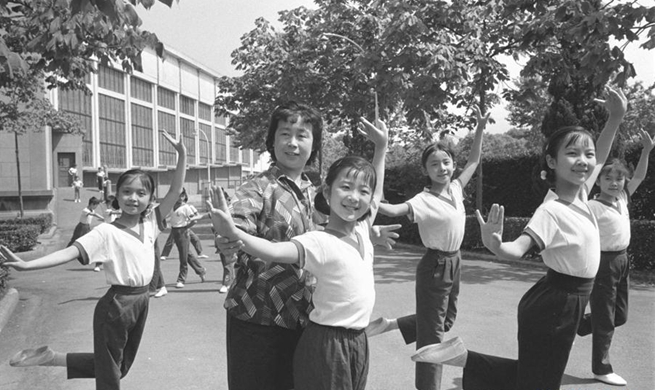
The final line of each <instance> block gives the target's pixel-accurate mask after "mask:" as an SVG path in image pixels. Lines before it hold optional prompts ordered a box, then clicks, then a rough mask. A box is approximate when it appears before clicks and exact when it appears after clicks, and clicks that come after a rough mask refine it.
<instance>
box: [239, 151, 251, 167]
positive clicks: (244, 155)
mask: <svg viewBox="0 0 655 390" xmlns="http://www.w3.org/2000/svg"><path fill="white" fill-rule="evenodd" d="M242 152H243V153H241V156H242V158H243V160H242V162H243V163H244V164H246V165H248V166H250V149H244V150H243V151H242Z"/></svg>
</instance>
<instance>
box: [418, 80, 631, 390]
mask: <svg viewBox="0 0 655 390" xmlns="http://www.w3.org/2000/svg"><path fill="white" fill-rule="evenodd" d="M608 92H609V96H608V99H607V101H601V102H603V103H604V104H605V107H606V108H607V110H608V111H609V114H610V115H609V119H608V120H607V123H606V124H605V127H604V128H603V131H602V133H601V134H600V136H599V138H598V142H597V147H594V141H593V138H592V136H591V134H590V133H589V132H587V131H586V130H585V129H583V128H581V127H578V126H569V127H565V128H562V129H559V130H557V131H556V132H555V133H553V134H552V135H551V136H550V137H549V139H548V141H547V143H546V145H545V147H544V159H543V162H542V165H543V169H544V170H543V171H542V178H545V180H547V181H548V182H549V183H552V184H554V190H551V191H549V192H548V194H547V195H546V197H545V198H544V202H543V203H542V204H541V206H539V208H538V209H537V210H536V211H535V213H534V215H533V217H532V218H531V219H530V221H529V222H528V225H527V226H526V228H525V230H524V232H523V233H522V234H521V235H520V236H519V237H518V238H517V239H516V240H514V241H511V242H502V232H503V217H504V209H503V207H502V206H500V207H499V206H498V205H497V204H494V205H493V206H492V207H491V210H490V212H489V216H488V218H487V222H486V223H485V221H484V219H483V218H482V216H481V215H480V211H479V210H477V211H476V215H477V217H478V221H479V223H480V228H481V233H482V241H483V243H484V245H485V246H486V247H487V248H488V249H489V250H491V251H492V252H493V253H494V254H496V255H497V256H499V257H502V258H507V259H517V260H518V259H520V258H521V257H522V256H523V255H525V254H526V253H527V252H528V250H530V249H531V248H532V247H533V246H535V245H536V246H538V247H539V250H540V253H541V256H542V258H543V261H544V263H545V264H546V265H547V266H548V268H549V269H548V272H547V273H546V276H544V277H543V278H541V279H540V280H539V281H538V282H537V283H536V284H535V285H534V286H533V287H532V288H531V289H530V290H529V291H528V292H526V294H525V295H524V296H523V298H521V301H520V303H519V307H518V328H519V329H518V343H519V348H518V350H519V357H518V360H513V359H505V358H500V357H496V356H490V355H484V354H481V353H478V352H474V351H467V350H466V349H465V348H464V346H463V344H462V342H461V340H460V339H459V337H456V338H454V339H451V340H449V341H448V342H446V343H444V345H440V344H435V345H433V346H427V347H424V348H423V349H421V350H419V351H417V352H416V354H415V355H414V356H413V357H412V359H413V360H416V361H427V362H432V363H443V364H452V365H456V366H462V367H464V377H463V388H464V389H466V390H475V389H485V390H489V389H503V390H513V389H514V390H537V389H539V390H551V389H553V390H554V389H559V388H560V385H561V382H562V375H563V374H564V369H565V368H566V363H567V362H568V358H569V354H570V351H571V346H572V345H573V340H574V339H575V334H576V330H577V328H578V325H579V323H580V320H581V318H582V315H583V314H584V309H585V306H586V305H587V302H588V300H589V294H590V293H591V288H592V286H593V280H594V277H595V276H596V272H597V271H598V264H599V262H600V237H599V232H598V225H597V223H596V218H595V217H594V215H593V213H592V212H591V210H590V208H589V206H588V204H587V197H588V193H589V190H590V189H591V187H592V186H593V184H594V181H595V180H596V178H597V177H598V174H599V173H600V169H601V167H602V164H603V163H604V162H605V160H606V159H607V156H608V154H609V150H610V147H611V145H612V140H613V139H614V136H615V134H616V131H617V130H618V128H619V125H620V123H621V121H622V119H623V116H624V114H625V111H626V108H627V101H626V98H625V96H624V95H623V92H622V91H621V90H618V91H615V90H613V89H609V88H608Z"/></svg>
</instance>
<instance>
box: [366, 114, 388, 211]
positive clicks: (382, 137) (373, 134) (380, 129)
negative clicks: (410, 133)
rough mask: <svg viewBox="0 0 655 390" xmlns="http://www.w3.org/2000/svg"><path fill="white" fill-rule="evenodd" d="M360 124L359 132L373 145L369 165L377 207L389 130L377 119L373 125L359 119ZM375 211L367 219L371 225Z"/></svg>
mask: <svg viewBox="0 0 655 390" xmlns="http://www.w3.org/2000/svg"><path fill="white" fill-rule="evenodd" d="M360 123H361V126H360V127H359V130H360V132H361V133H362V134H364V135H366V136H367V138H368V139H370V140H371V141H373V143H374V144H375V154H374V155H373V161H372V162H371V164H373V167H374V168H375V174H376V176H377V184H376V186H375V190H374V191H373V199H374V201H375V203H376V204H377V205H379V204H380V203H381V202H380V201H381V200H382V194H383V188H384V162H385V158H386V156H387V147H388V144H389V129H387V125H386V124H385V123H384V122H382V121H381V120H379V119H378V120H377V121H376V123H375V125H373V124H372V123H371V122H369V121H367V120H366V118H362V119H360ZM377 211H378V208H377V207H373V208H372V209H371V216H370V217H369V221H370V222H371V224H372V223H373V221H374V220H375V216H376V215H377Z"/></svg>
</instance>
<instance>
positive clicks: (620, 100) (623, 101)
mask: <svg viewBox="0 0 655 390" xmlns="http://www.w3.org/2000/svg"><path fill="white" fill-rule="evenodd" d="M606 91H607V94H608V95H607V99H605V100H602V99H594V101H596V102H598V103H601V104H603V106H605V108H606V109H607V111H608V112H609V115H610V116H609V118H608V119H607V122H606V123H605V127H603V131H602V132H601V133H600V135H599V136H598V140H597V141H596V168H595V169H594V172H593V173H592V174H591V176H590V177H589V179H587V182H586V185H587V188H588V189H591V188H593V186H594V183H595V182H596V178H598V175H599V174H600V171H601V170H602V169H603V165H605V161H607V156H609V153H610V149H611V148H612V142H614V137H615V136H616V132H617V131H618V129H619V126H620V125H621V122H622V121H623V116H624V115H625V112H626V111H627V109H628V99H627V98H626V97H625V95H624V94H623V91H622V90H621V88H618V89H613V88H611V87H607V88H606Z"/></svg>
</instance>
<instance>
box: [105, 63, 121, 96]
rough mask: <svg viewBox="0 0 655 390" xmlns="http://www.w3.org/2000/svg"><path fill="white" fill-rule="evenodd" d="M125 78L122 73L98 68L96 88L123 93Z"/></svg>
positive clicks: (106, 68)
mask: <svg viewBox="0 0 655 390" xmlns="http://www.w3.org/2000/svg"><path fill="white" fill-rule="evenodd" d="M124 84H125V78H124V76H123V72H121V71H118V70H116V69H112V68H108V67H106V66H102V65H100V66H98V86H99V87H100V88H104V89H108V90H110V91H114V92H118V93H124V92H125V85H124Z"/></svg>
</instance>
